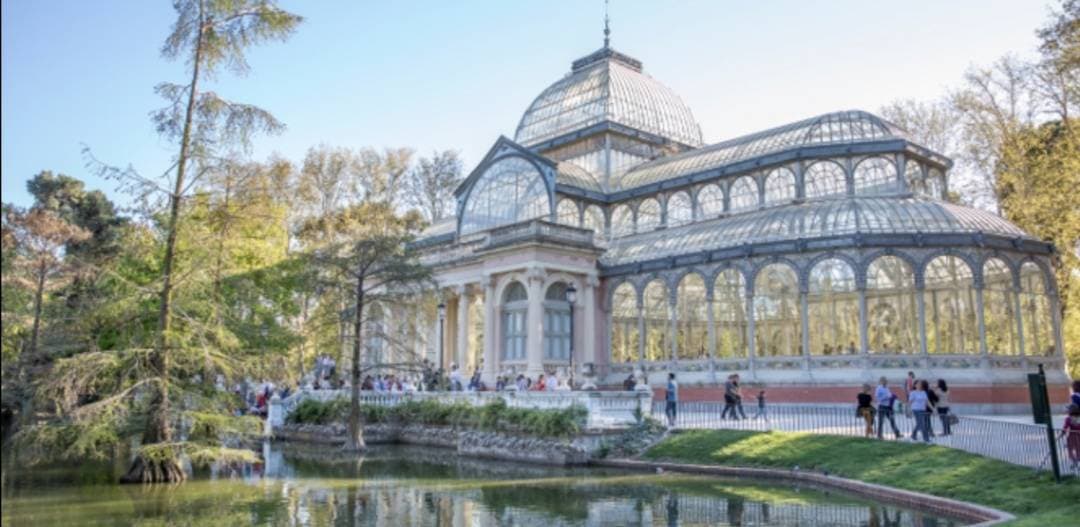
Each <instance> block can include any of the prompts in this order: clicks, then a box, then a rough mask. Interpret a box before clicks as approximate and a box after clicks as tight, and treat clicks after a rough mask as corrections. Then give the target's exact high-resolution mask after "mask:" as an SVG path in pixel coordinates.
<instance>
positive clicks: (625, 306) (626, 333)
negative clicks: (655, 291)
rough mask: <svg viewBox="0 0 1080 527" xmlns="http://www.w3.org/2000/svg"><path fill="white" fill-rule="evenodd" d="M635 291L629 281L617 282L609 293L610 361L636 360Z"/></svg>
mask: <svg viewBox="0 0 1080 527" xmlns="http://www.w3.org/2000/svg"><path fill="white" fill-rule="evenodd" d="M640 339H641V335H639V334H638V306H637V292H636V291H635V290H634V285H633V284H631V283H629V282H623V283H621V284H619V287H616V288H615V292H614V293H612V295H611V362H615V363H619V362H634V361H636V360H638V342H639V341H640Z"/></svg>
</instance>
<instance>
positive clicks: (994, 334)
mask: <svg viewBox="0 0 1080 527" xmlns="http://www.w3.org/2000/svg"><path fill="white" fill-rule="evenodd" d="M1014 293H1015V289H1014V288H1013V274H1012V269H1010V268H1009V265H1008V264H1006V263H1005V262H1004V261H1003V260H1002V259H1000V258H990V259H988V260H986V263H984V264H983V326H984V327H985V328H986V351H987V353H993V354H994V355H1019V354H1020V342H1019V339H1017V337H1016V302H1015V297H1014V296H1013V295H1014Z"/></svg>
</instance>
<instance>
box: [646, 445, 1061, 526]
mask: <svg viewBox="0 0 1080 527" xmlns="http://www.w3.org/2000/svg"><path fill="white" fill-rule="evenodd" d="M644 457H645V458H647V459H653V460H671V461H678V462H683V463H697V464H722V465H729V466H744V467H768V468H782V469H791V468H793V467H799V469H800V470H812V471H828V472H829V473H830V474H835V475H837V476H842V477H846V478H853V479H858V480H861V481H867V482H870V483H876V484H880V485H888V486H891V487H897V488H901V489H908V490H913V491H916V492H925V493H928V494H933V495H935V496H941V497H946V498H952V499H958V500H963V501H971V502H974V503H980V504H983V505H987V506H991V507H995V508H999V509H1003V510H1006V511H1008V512H1011V513H1013V514H1016V515H1019V516H1023V518H1022V522H1021V523H1022V524H1030V525H1054V524H1055V523H1054V522H1052V521H1050V519H1051V518H1054V517H1058V516H1059V515H1061V514H1062V513H1064V516H1068V517H1075V514H1078V513H1080V505H1078V504H1080V481H1078V480H1076V479H1070V480H1068V481H1066V482H1065V483H1063V484H1061V485H1056V484H1054V483H1053V479H1052V477H1051V476H1050V475H1049V474H1047V473H1045V472H1042V473H1038V472H1035V471H1033V470H1031V469H1029V468H1026V467H1020V466H1017V465H1012V464H1009V463H1006V462H1004V461H998V460H994V459H989V458H985V457H982V456H977V455H974V454H969V453H967V452H963V451H960V450H955V449H951V448H945V447H939V446H925V445H920V444H913V443H901V442H892V441H877V440H873V439H863V438H850V437H839V436H827V435H813V434H795V433H784V432H766V433H762V432H744V431H727V430H723V431H721V430H715V431H693V432H685V433H680V434H676V435H672V436H669V437H668V438H667V439H665V440H664V441H662V442H660V443H659V444H658V445H656V446H655V447H653V448H651V449H649V450H648V451H647V452H646V453H645V454H644ZM1070 514H1071V515H1074V516H1069V515H1070ZM1040 522H1042V523H1040Z"/></svg>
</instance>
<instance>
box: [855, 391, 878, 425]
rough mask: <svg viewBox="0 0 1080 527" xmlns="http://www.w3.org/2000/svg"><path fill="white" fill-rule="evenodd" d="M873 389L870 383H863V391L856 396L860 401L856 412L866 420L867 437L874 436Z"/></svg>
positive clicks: (857, 400)
mask: <svg viewBox="0 0 1080 527" xmlns="http://www.w3.org/2000/svg"><path fill="white" fill-rule="evenodd" d="M871 389H872V388H870V385H869V384H863V385H862V391H861V392H859V394H858V395H856V396H855V401H856V402H857V403H858V406H856V407H855V413H856V415H858V416H859V417H862V418H863V420H864V421H866V430H865V431H864V432H863V435H865V436H866V437H874V397H873V396H872V395H870V390H871Z"/></svg>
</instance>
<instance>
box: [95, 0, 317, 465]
mask: <svg viewBox="0 0 1080 527" xmlns="http://www.w3.org/2000/svg"><path fill="white" fill-rule="evenodd" d="M173 7H174V8H175V10H176V12H177V19H176V22H175V23H174V24H173V28H172V32H171V33H170V34H169V36H168V38H167V39H166V40H165V44H164V46H162V50H161V52H162V55H163V56H164V57H165V58H167V59H173V60H175V59H183V60H184V61H185V62H186V64H187V66H188V68H190V69H189V77H188V82H187V83H186V84H182V85H181V84H172V83H162V84H159V85H158V86H157V87H156V88H155V91H156V92H157V93H158V94H159V95H161V96H162V97H164V98H165V99H166V101H167V102H168V105H167V106H166V107H165V108H163V109H161V110H159V111H157V112H155V113H154V114H153V116H152V117H153V121H154V123H155V124H156V126H157V130H158V132H159V133H160V134H161V135H162V136H163V137H164V138H165V139H166V140H168V141H170V142H173V143H174V144H175V145H176V148H177V155H176V159H175V165H174V168H175V170H174V171H173V173H172V178H171V181H170V182H169V184H166V185H161V184H159V182H158V181H157V180H156V178H145V177H142V176H141V175H139V174H138V173H137V172H135V171H134V170H131V169H128V170H120V169H116V168H112V167H105V166H102V167H101V168H100V170H101V171H102V172H103V173H104V174H105V175H107V176H111V177H114V178H117V179H120V180H121V181H124V182H125V183H127V184H128V185H129V186H128V188H129V189H131V190H134V191H136V192H137V193H138V195H139V196H140V197H141V198H143V199H144V201H145V200H150V199H151V198H152V197H153V196H154V195H155V194H157V195H164V196H165V202H166V208H167V213H166V215H165V217H164V220H163V225H164V229H163V230H164V233H165V244H164V248H163V252H162V259H161V275H160V276H161V285H160V290H159V294H158V323H157V339H156V343H155V344H154V347H153V350H152V352H151V354H150V357H149V367H150V370H151V371H152V375H153V377H154V378H155V379H156V380H155V382H154V383H152V388H153V390H154V394H153V395H152V397H151V403H150V407H149V409H148V412H147V415H148V416H149V419H148V420H147V423H146V426H145V428H144V431H143V437H142V444H143V447H142V449H141V450H140V452H139V454H138V455H137V456H136V457H135V461H134V462H133V464H132V466H131V468H130V470H129V471H128V473H127V474H126V475H125V476H124V478H123V481H126V482H138V481H141V482H150V481H179V480H182V479H184V472H183V471H182V470H181V468H180V464H179V462H178V460H177V457H176V455H169V451H167V449H162V448H156V447H158V446H160V445H170V444H171V443H172V442H173V425H172V422H171V419H172V411H171V408H170V394H169V390H170V383H171V377H170V367H171V366H170V358H171V353H172V352H173V351H174V343H173V340H174V338H175V335H174V333H175V330H174V328H173V305H172V300H173V298H172V297H173V288H174V287H175V280H176V276H175V274H174V272H175V270H176V269H175V266H176V259H177V239H178V236H179V231H180V229H181V228H182V227H183V226H182V225H181V212H182V211H183V208H184V205H185V198H186V197H187V196H188V193H189V191H190V190H191V189H192V188H194V187H195V186H196V185H197V184H198V181H199V179H200V177H201V176H202V175H204V174H205V173H206V172H207V171H208V170H210V169H211V167H212V166H213V165H214V162H215V161H217V154H218V153H220V152H222V151H223V150H228V149H235V148H245V147H246V146H247V145H248V144H249V141H250V139H251V136H252V135H253V134H254V133H257V132H269V133H274V132H278V131H280V130H281V129H282V128H283V125H282V124H281V123H280V122H278V121H277V120H276V119H274V117H273V116H272V115H270V114H269V113H267V112H266V111H264V110H262V109H260V108H258V107H255V106H251V105H247V104H242V103H238V102H234V101H227V100H225V99H222V98H220V97H219V96H218V95H217V94H215V93H213V92H209V91H202V90H201V85H200V83H201V82H202V81H204V80H205V79H207V78H208V77H211V76H213V75H215V74H216V73H217V71H218V70H219V69H220V68H221V67H223V66H224V67H227V68H229V69H231V70H232V71H233V72H235V73H237V74H244V73H246V72H247V71H248V64H247V61H246V58H245V52H246V50H247V49H248V48H249V47H251V46H254V45H256V44H260V43H262V42H266V41H269V40H285V39H287V38H288V37H289V36H290V35H291V34H292V33H293V32H294V31H295V28H296V27H297V25H298V24H299V23H300V22H301V18H300V17H299V16H296V15H294V14H292V13H289V12H287V11H284V10H282V9H280V8H279V7H277V6H276V5H275V3H274V2H273V1H271V0H233V1H221V0H177V1H176V2H175V3H174V4H173ZM92 161H93V160H92Z"/></svg>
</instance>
